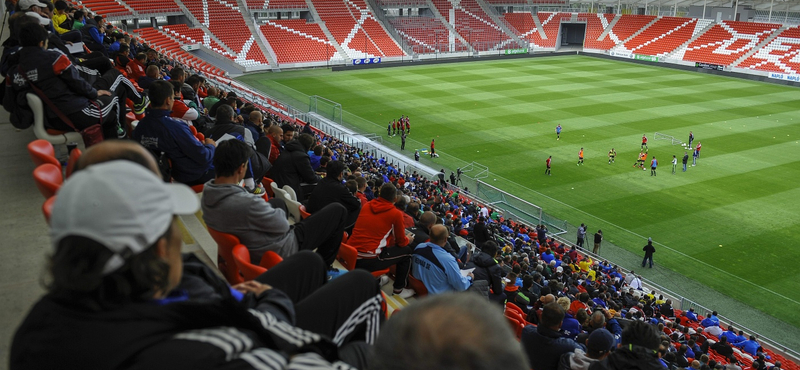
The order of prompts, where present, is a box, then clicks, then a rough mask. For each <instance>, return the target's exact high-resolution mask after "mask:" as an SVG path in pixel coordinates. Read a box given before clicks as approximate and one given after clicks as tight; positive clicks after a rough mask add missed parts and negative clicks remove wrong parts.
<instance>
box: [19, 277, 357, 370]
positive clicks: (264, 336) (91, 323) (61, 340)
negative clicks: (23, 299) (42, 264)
mask: <svg viewBox="0 0 800 370" xmlns="http://www.w3.org/2000/svg"><path fill="white" fill-rule="evenodd" d="M187 267H188V268H187V272H186V273H185V275H184V276H188V277H191V278H194V279H196V280H194V282H193V283H192V282H191V281H190V282H189V283H188V284H187V280H186V279H184V283H183V284H182V286H183V287H184V288H188V290H189V291H190V295H195V294H198V293H199V292H200V290H197V289H201V288H203V284H202V281H203V280H205V279H206V277H203V276H198V275H197V274H195V273H194V272H193V271H192V270H193V269H194V268H195V267H196V266H192V265H191V264H189V265H188V266H187ZM213 279H214V278H211V280H210V281H213ZM209 287H210V288H211V290H210V291H208V292H207V293H208V294H206V295H204V297H205V298H204V299H190V300H188V301H183V302H174V303H170V304H163V305H159V304H156V303H154V302H138V303H131V304H127V305H124V306H121V307H118V308H115V309H111V310H108V309H105V310H104V309H98V308H96V305H91V304H82V303H80V302H75V301H74V300H65V299H60V298H58V297H56V296H54V295H52V294H48V295H45V296H44V297H43V298H42V299H41V300H40V301H39V302H37V303H36V305H34V307H33V308H32V309H31V311H30V313H29V314H28V316H27V318H26V319H25V321H24V322H23V323H22V325H21V326H20V327H19V329H18V330H17V333H16V335H15V336H14V340H13V342H12V345H11V353H10V369H12V370H16V369H26V370H30V369H48V370H49V369H53V368H59V369H170V370H182V369H186V370H190V369H198V370H201V369H311V368H314V369H348V368H349V366H348V365H346V364H344V363H342V362H339V361H337V356H338V354H337V346H336V344H335V343H333V342H332V341H330V340H328V339H326V338H323V337H322V336H321V335H319V334H316V333H312V332H309V331H306V330H303V329H299V328H297V327H295V326H293V325H291V324H290V323H288V322H287V321H284V320H285V319H286V317H280V316H281V315H287V314H289V313H287V311H286V310H289V311H293V309H291V308H287V307H280V306H281V304H280V303H277V304H276V302H279V301H280V299H277V300H276V299H270V302H265V300H263V299H262V297H258V298H255V297H252V296H250V297H245V301H243V302H238V301H236V300H235V299H233V297H232V296H231V294H230V292H229V290H228V289H227V287H223V289H222V290H220V289H217V288H220V287H214V286H206V287H205V288H209ZM192 291H193V292H192ZM226 292H227V293H226ZM217 298H219V299H217ZM273 298H276V297H273ZM248 300H250V301H248ZM243 303H244V304H243ZM265 304H266V305H269V306H272V307H266V306H265ZM282 311H283V312H282ZM271 312H274V313H275V314H273V313H271ZM290 315H293V313H291V314H290Z"/></svg>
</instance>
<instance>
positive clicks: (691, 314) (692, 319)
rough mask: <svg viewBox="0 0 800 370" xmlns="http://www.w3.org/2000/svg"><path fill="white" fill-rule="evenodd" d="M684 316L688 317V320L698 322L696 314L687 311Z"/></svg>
mask: <svg viewBox="0 0 800 370" xmlns="http://www.w3.org/2000/svg"><path fill="white" fill-rule="evenodd" d="M684 314H685V315H686V318H687V319H689V320H691V321H695V322H696V321H697V315H695V314H694V312H692V311H686V312H685V313H684Z"/></svg>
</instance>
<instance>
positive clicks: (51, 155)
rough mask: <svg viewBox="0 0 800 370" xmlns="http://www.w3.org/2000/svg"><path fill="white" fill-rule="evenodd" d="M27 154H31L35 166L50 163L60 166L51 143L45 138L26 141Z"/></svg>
mask: <svg viewBox="0 0 800 370" xmlns="http://www.w3.org/2000/svg"><path fill="white" fill-rule="evenodd" d="M28 154H29V155H30V156H31V160H32V161H33V165H34V166H35V167H39V166H41V165H42V164H45V163H50V164H53V165H56V166H58V167H59V168H61V163H60V162H59V161H58V159H57V158H56V151H55V149H53V144H50V142H49V141H47V140H44V139H37V140H34V141H31V142H30V143H28Z"/></svg>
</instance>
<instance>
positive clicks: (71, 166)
mask: <svg viewBox="0 0 800 370" xmlns="http://www.w3.org/2000/svg"><path fill="white" fill-rule="evenodd" d="M82 154H83V153H82V152H81V150H80V149H78V148H75V149H72V152H71V153H69V159H68V160H67V170H66V175H67V178H69V177H70V176H71V175H72V172H73V171H75V166H77V165H78V159H80V157H81V155H82Z"/></svg>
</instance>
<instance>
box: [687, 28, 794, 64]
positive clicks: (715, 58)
mask: <svg viewBox="0 0 800 370" xmlns="http://www.w3.org/2000/svg"><path fill="white" fill-rule="evenodd" d="M778 28H780V25H777V24H771V23H750V22H734V21H723V22H722V23H719V24H715V25H714V26H713V27H711V29H709V30H708V31H707V32H705V33H704V34H703V35H702V36H700V37H699V38H698V39H697V40H695V41H694V42H692V43H691V44H689V45H688V46H687V48H686V52H685V53H684V55H683V60H686V61H690V62H703V63H712V64H717V65H723V66H727V65H730V64H731V63H733V62H735V61H736V60H737V59H739V58H740V57H742V56H744V55H745V54H747V53H748V52H749V51H751V50H753V48H755V47H756V46H757V45H759V44H760V43H761V42H762V41H764V40H766V39H767V37H769V36H770V34H772V33H773V32H775V30H777V29H778Z"/></svg>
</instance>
